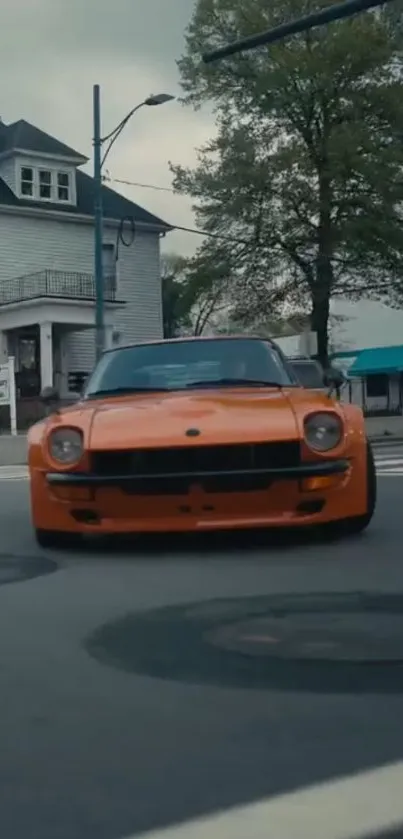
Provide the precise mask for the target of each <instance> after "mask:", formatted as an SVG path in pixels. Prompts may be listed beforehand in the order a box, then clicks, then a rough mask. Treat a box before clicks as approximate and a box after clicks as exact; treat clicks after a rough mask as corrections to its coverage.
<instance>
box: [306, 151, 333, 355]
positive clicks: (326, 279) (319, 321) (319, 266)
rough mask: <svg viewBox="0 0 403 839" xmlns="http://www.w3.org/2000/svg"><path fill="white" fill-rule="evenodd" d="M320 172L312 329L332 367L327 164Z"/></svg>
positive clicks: (330, 239) (331, 250)
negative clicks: (330, 357)
mask: <svg viewBox="0 0 403 839" xmlns="http://www.w3.org/2000/svg"><path fill="white" fill-rule="evenodd" d="M318 175H319V226H318V251H317V257H316V265H315V268H316V272H315V274H316V276H315V280H314V283H313V285H312V286H311V297H312V312H311V329H312V331H313V332H316V335H317V341H318V351H317V358H318V360H319V361H320V363H321V364H322V366H323V367H328V366H329V312H330V296H331V293H332V287H333V264H332V256H333V242H332V220H331V205H332V192H331V182H330V178H329V175H328V171H327V167H326V164H325V163H324V162H323V163H322V166H321V169H320V171H319V172H318Z"/></svg>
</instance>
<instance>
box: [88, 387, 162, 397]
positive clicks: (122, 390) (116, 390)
mask: <svg viewBox="0 0 403 839" xmlns="http://www.w3.org/2000/svg"><path fill="white" fill-rule="evenodd" d="M168 390H169V388H167V387H113V388H105V389H104V390H93V391H92V393H87V394H86V397H85V398H86V399H95V398H97V397H101V396H125V395H126V394H130V393H134V394H136V393H157V392H158V393H160V392H161V391H163V392H164V393H166V392H167V391H168Z"/></svg>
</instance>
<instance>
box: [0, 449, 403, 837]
mask: <svg viewBox="0 0 403 839" xmlns="http://www.w3.org/2000/svg"><path fill="white" fill-rule="evenodd" d="M400 451H401V450H400ZM399 456H400V455H399V451H397V454H396V453H395V454H393V456H392V455H391V456H390V457H389V459H391V457H392V459H393V458H399ZM382 457H383V458H384V459H385V460H387V459H388V458H387V456H386V454H385V452H383V453H382ZM402 463H403V458H402ZM391 468H393V467H392V466H391V465H390V464H387V465H386V466H384V467H383V472H385V471H386V472H390V470H391ZM396 468H397V467H396ZM380 471H381V472H382V468H380ZM401 472H403V469H402V468H401V467H400V471H399V470H398V471H397V472H396V471H394V472H391V473H390V474H386V475H384V476H382V477H381V478H380V481H379V483H380V489H379V504H378V512H377V515H376V519H375V521H374V523H373V525H372V527H371V529H370V531H368V533H367V534H366V535H365V536H364V537H362V538H359V539H349V540H344V541H341V542H333V543H331V544H326V543H321V542H319V541H307V540H303V541H300V540H297V541H296V542H295V541H292V542H287V541H284V540H273V542H272V543H271V544H269V545H268V546H266V545H265V544H264V542H262V541H261V540H260V541H259V540H254V541H252V540H251V538H250V537H247V538H244V539H240V538H239V537H236V538H226V539H223V540H218V541H217V540H214V539H212V538H209V539H208V540H205V541H204V542H200V539H198V540H190V541H189V540H187V541H184V540H177V539H176V540H173V539H170V540H169V541H166V542H165V543H164V542H162V543H161V542H160V543H150V542H144V543H136V544H135V543H133V544H126V545H121V546H117V545H115V546H95V547H92V548H91V549H88V550H87V551H85V552H83V553H80V554H77V553H76V554H74V555H73V554H69V553H56V552H46V556H45V554H44V552H41V551H40V550H39V549H38V548H37V547H36V545H35V543H34V541H33V539H32V535H31V530H30V522H29V516H28V504H27V498H28V494H27V484H26V483H25V482H24V481H13V480H7V481H6V480H0V835H1V836H2V839H3V837H4V839H124V838H125V837H127V836H130V835H132V834H135V833H137V832H141V831H144V830H149V829H152V828H158V827H161V826H164V825H168V824H172V823H174V822H176V821H182V820H185V819H190V818H195V817H197V816H199V815H201V814H208V813H212V812H213V811H215V810H216V809H223V808H224V809H225V808H229V807H233V806H236V805H241V804H245V803H248V802H252V801H257V800H259V799H261V798H264V797H267V796H269V795H274V794H278V793H280V792H281V793H286V792H290V791H292V790H297V789H299V788H301V787H303V786H305V785H308V784H316V783H318V782H320V781H328V780H332V779H335V778H337V777H339V776H345V775H348V774H350V773H353V772H361V771H364V770H367V769H373V768H375V767H379V766H380V765H382V764H387V763H392V762H394V761H398V760H400V759H401V757H402V751H403V717H402V712H401V708H402V696H401V693H402V692H403V691H401V690H400V686H399V684H397V687H396V685H395V687H394V688H393V689H390V686H389V687H387V686H386V683H387V681H388V680H387V679H386V681H385V672H386V671H384V670H383V668H380V669H379V671H378V672H379V682H378V683H377V684H376V683H375V682H374V678H373V676H372V677H371V678H372V682H371V684H370V686H369V688H368V689H365V690H357V685H355V686H354V684H353V683H352V682H350V681H349V679H348V677H346V678H344V677H341V681H340V680H339V683H338V686H337V689H336V688H335V687H334V686H333V687H331V688H329V685H330V682H328V681H326V680H327V679H328V675H329V674H328V671H326V672H325V671H324V675H323V681H322V683H321V680H320V679H319V680H318V679H316V682H315V684H313V683H312V682H311V683H309V684H306V683H305V684H304V680H303V679H302V682H301V678H299V679H296V681H295V684H293V683H292V680H291V683H290V680H289V681H288V683H287V684H286V686H285V685H284V681H283V682H280V683H279V682H276V681H275V680H274V681H273V680H272V681H270V679H266V680H265V679H263V681H262V682H261V683H259V684H258V685H257V684H253V685H251V680H250V673H251V670H249V671H248V669H247V668H246V670H245V668H242V667H241V668H240V669H239V666H238V669H237V665H236V664H235V665H234V661H235V659H233V660H232V664H231V666H229V665H228V664H227V661H229V659H226V658H225V655H224V658H221V659H220V661H222V662H223V665H222V668H221V669H220V666H219V667H217V660H215V662H213V663H212V658H213V654H212V652H211V650H212V649H213V648H212V647H211V646H209V645H208V643H207V642H206V644H204V646H203V645H202V644H201V643H199V640H200V639H199V640H198V639H197V638H196V641H194V646H192V644H193V640H192V639H194V637H195V636H194V627H195V625H196V624H197V627H199V624H200V621H205V622H206V621H207V623H205V624H203V627H204V629H205V630H206V631H207V630H208V631H210V629H212V628H214V627H215V626H216V624H217V623H218V624H220V623H221V622H222V621H224V622H225V614H226V610H227V612H228V609H229V610H231V609H233V608H235V609H239V608H240V601H242V600H245V603H246V601H247V602H248V603H253V602H254V601H253V598H255V597H260V598H262V597H267V598H268V599H270V598H271V601H270V602H272V600H273V598H275V597H276V596H277V595H282V596H283V595H298V597H299V596H300V595H301V594H305V595H313V594H316V595H319V594H320V595H321V594H322V593H327V594H328V595H329V594H331V595H332V596H333V595H335V594H338V595H339V596H340V595H343V594H346V593H348V592H350V593H351V592H352V593H357V592H358V593H364V594H365V595H366V596H367V597H368V596H369V595H371V594H376V595H387V594H390V595H394V596H396V595H399V594H403V562H402V539H403V520H402V494H403V476H402V475H401ZM213 599H214V600H216V599H218V600H219V603H218V604H213V605H212V604H211V603H207V604H206V603H205V601H211V600H213ZM228 599H230V601H229V602H227V601H228ZM250 599H252V600H250ZM283 599H284V598H283ZM297 599H298V598H297ZM294 600H295V598H294ZM276 602H278V601H276ZM343 602H344V601H343ZM346 602H347V601H346ZM331 603H333V606H331V607H329V608H335V607H334V601H333V600H331ZM188 604H199V605H198V606H197V607H194V606H192V607H191V608H190V607H189V608H187V609H184V608H183V607H184V606H188ZM166 607H175V608H174V609H168V610H167V608H166ZM160 610H163V611H160ZM143 611H144V612H145V611H147V612H148V611H149V612H150V615H148V616H147V615H146V616H141V615H139V614H138V613H140V612H143ZM241 611H242V610H241ZM161 615H162V616H163V621H165V623H164V624H163V626H162V623H161V621H162V618H161ZM178 616H179V617H178ZM123 618H124V619H125V620H122V619H123ZM178 620H179V621H181V623H180V626H179V630H178ZM147 621H148V622H147ZM175 621H176V623H175ZM156 627H157V629H158V632H159V635H158V633H157V634H155V633H156V631H157V630H156ZM161 627H162V634H161ZM172 627H174V629H175V631H174V630H173V628H172ZM181 627H182V631H180V628H181ZM165 628H166V631H165ZM204 629H203V631H204ZM197 631H199V630H197ZM153 633H154V634H153ZM170 633H171V634H170ZM192 633H193V634H192ZM169 638H171V640H172V644H171V646H169ZM161 639H162V640H163V644H162V640H161ZM196 642H197V643H196ZM162 647H164V658H163V660H162V658H161V649H162ZM215 649H216V648H215ZM193 650H194V655H193ZM220 655H223V653H222V650H221V651H220ZM260 660H261V659H260ZM236 661H238V665H239V659H236ZM254 661H256V658H255V659H254ZM184 662H185V663H184ZM213 665H214V666H213ZM231 668H232V669H231ZM133 670H134V671H135V672H133ZM235 671H236V677H235V676H234V672H235ZM229 672H230V674H232V675H231V678H230V677H229V675H228V674H229ZM317 672H318V671H317ZM156 676H158V678H156ZM343 678H344V682H343ZM388 684H389V683H388ZM247 832H248V831H247ZM379 835H380V834H379ZM382 835H384V834H382ZM385 835H386V834H385ZM390 835H392V834H390ZM393 835H394V834H393ZM395 835H396V836H398V835H399V834H395ZM290 839H291V838H290ZM323 839H326V834H324V836H323Z"/></svg>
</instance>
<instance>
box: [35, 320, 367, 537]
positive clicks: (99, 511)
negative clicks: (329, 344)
mask: <svg viewBox="0 0 403 839" xmlns="http://www.w3.org/2000/svg"><path fill="white" fill-rule="evenodd" d="M326 383H327V385H328V386H329V387H331V386H332V385H337V375H336V372H335V371H331V372H330V374H329V375H328V376H327V379H326ZM339 383H340V382H339ZM43 398H44V402H46V403H47V404H48V416H47V418H46V419H44V420H42V421H41V422H39V423H37V424H36V425H34V426H33V427H32V428H31V429H30V432H29V435H28V443H29V472H30V491H31V507H32V520H33V525H34V528H35V533H36V538H37V541H38V542H39V544H40V545H42V546H43V547H50V546H56V545H60V546H62V545H64V544H66V542H67V540H68V541H69V542H70V541H71V539H72V538H73V539H75V538H77V537H81V536H82V535H85V534H118V533H135V532H137V533H140V532H143V533H145V532H157V531H160V532H167V531H171V532H173V531H177V532H180V531H182V532H183V531H201V530H203V531H206V530H213V529H235V528H262V527H286V528H290V527H295V526H297V525H324V524H330V525H334V524H336V523H337V530H339V529H340V523H341V522H342V523H343V530H346V531H348V532H349V533H351V532H359V531H361V530H363V529H364V528H366V527H367V525H368V524H369V522H370V521H371V518H372V516H373V513H374V509H375V503H376V475H375V468H374V461H373V456H372V452H371V447H370V444H369V442H368V439H367V437H366V433H365V424H364V418H363V414H362V411H361V410H360V409H359V408H358V407H357V406H354V405H345V404H341V403H339V402H337V401H334V400H332V399H331V398H330V396H329V395H328V393H321V392H318V391H312V390H311V391H310V390H307V389H304V388H303V387H302V386H301V384H300V383H299V381H298V379H297V378H296V373H295V372H294V370H293V369H292V367H291V365H290V364H289V363H288V361H287V359H286V358H285V356H284V355H283V353H282V352H281V350H280V349H279V347H277V346H276V344H275V343H274V342H273V341H270V340H265V339H262V338H250V337H240V338H238V337H227V336H226V337H218V338H216V337H215V338H183V339H182V338H181V339H178V340H172V341H155V342H152V343H145V344H137V345H133V346H127V347H119V348H116V349H113V350H109V351H107V352H105V353H104V354H103V356H102V358H101V360H100V361H99V363H98V365H97V366H96V368H95V370H94V372H93V374H92V375H91V377H90V379H89V381H88V382H87V384H86V387H85V389H84V392H83V395H82V397H81V398H80V401H79V402H77V403H76V404H74V405H71V406H69V407H68V408H64V409H59V407H58V404H57V394H56V393H55V391H53V390H52V389H48V391H47V393H44V394H43Z"/></svg>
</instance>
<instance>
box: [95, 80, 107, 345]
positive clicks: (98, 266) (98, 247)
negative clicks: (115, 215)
mask: <svg viewBox="0 0 403 839" xmlns="http://www.w3.org/2000/svg"><path fill="white" fill-rule="evenodd" d="M93 106H94V107H93V117H94V140H93V146H94V225H95V241H94V262H95V264H94V269H95V270H94V276H95V333H96V335H95V356H96V361H98V360H99V358H100V356H101V355H102V353H103V350H104V335H105V324H104V277H103V264H102V228H103V217H102V165H101V151H102V140H101V103H100V89H99V85H98V84H96V85H94V98H93Z"/></svg>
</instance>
